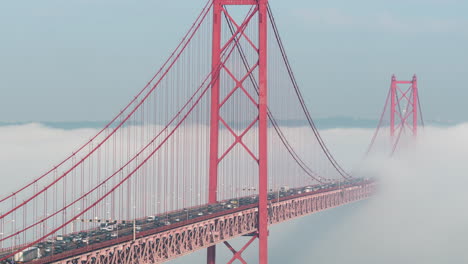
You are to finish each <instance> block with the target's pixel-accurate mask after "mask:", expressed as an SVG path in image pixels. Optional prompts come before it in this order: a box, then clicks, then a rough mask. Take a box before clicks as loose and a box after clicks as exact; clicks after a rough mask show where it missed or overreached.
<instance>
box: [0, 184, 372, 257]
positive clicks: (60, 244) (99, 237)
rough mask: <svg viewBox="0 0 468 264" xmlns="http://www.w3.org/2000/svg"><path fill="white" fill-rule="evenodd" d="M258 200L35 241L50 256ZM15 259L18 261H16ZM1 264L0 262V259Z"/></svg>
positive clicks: (284, 190) (274, 195) (278, 195)
mask: <svg viewBox="0 0 468 264" xmlns="http://www.w3.org/2000/svg"><path fill="white" fill-rule="evenodd" d="M366 180H367V179H362V178H353V179H350V180H347V181H340V182H338V181H337V182H330V183H327V184H322V185H310V186H305V187H299V188H289V187H288V186H282V187H280V188H278V189H276V190H270V192H269V193H268V200H269V202H270V203H272V202H276V201H275V200H278V201H279V200H280V199H284V197H288V196H292V195H298V194H303V193H309V192H316V191H319V190H322V189H330V188H337V187H339V186H340V185H342V186H345V185H349V184H357V183H359V182H362V181H366ZM257 202H258V196H257V195H252V196H245V197H239V198H234V199H230V200H225V201H220V202H218V203H215V204H207V205H204V206H200V207H195V208H183V209H181V210H178V211H174V212H171V213H167V214H160V215H151V216H147V217H146V218H141V219H135V220H134V221H125V222H124V221H122V222H120V223H117V222H112V223H102V224H100V226H99V227H98V228H95V229H92V230H87V231H81V232H78V233H74V234H69V235H58V236H57V237H55V239H48V240H46V241H43V242H40V243H38V244H37V245H35V246H36V247H37V248H38V249H39V252H40V254H39V257H46V256H51V255H54V254H59V253H62V252H65V251H68V250H73V249H77V248H81V247H85V246H87V245H92V244H97V243H100V242H102V241H107V240H112V239H116V238H118V237H122V236H128V235H132V234H134V235H135V233H139V232H141V231H145V230H150V229H154V228H159V227H163V226H171V225H173V224H176V223H180V222H183V221H188V220H192V219H196V218H199V217H202V216H205V215H210V214H213V213H218V212H223V211H228V210H232V209H236V208H238V207H239V206H244V205H250V204H255V203H257ZM16 263H18V262H16ZM0 264H1V263H0Z"/></svg>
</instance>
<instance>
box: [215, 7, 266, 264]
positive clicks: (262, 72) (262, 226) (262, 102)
mask: <svg viewBox="0 0 468 264" xmlns="http://www.w3.org/2000/svg"><path fill="white" fill-rule="evenodd" d="M267 4H268V1H267V0H261V1H245V0H243V1H242V0H238V1H235V0H214V1H213V36H212V39H213V44H212V45H213V46H212V65H213V66H212V67H213V76H212V78H213V79H214V80H215V81H214V82H213V85H212V91H211V124H210V126H211V127H210V129H211V131H210V169H209V202H210V203H215V202H216V200H217V191H218V189H217V188H218V185H217V182H218V180H217V177H218V166H219V163H220V161H221V160H223V159H224V157H225V156H226V155H227V154H228V153H229V152H231V151H232V150H233V148H234V146H235V145H237V144H240V145H242V147H244V149H245V150H246V151H247V153H248V154H249V155H250V156H251V157H252V158H253V159H254V160H256V161H257V162H258V166H259V171H258V181H259V231H258V233H259V234H258V238H259V243H260V246H259V263H262V264H265V263H267V261H268V225H267V215H268V212H267V203H268V202H267V194H268V180H267V179H268V161H267V157H268V152H267V142H268V141H267V134H268V131H267V127H268V105H267V103H268V97H267V42H268V39H267V30H268V13H267ZM229 5H252V6H256V9H255V10H254V11H253V12H252V14H251V15H250V16H247V18H246V19H245V20H244V21H243V22H242V23H241V24H242V25H244V26H243V28H241V27H239V26H238V23H236V21H235V19H233V18H232V16H230V15H229V12H228V11H227V9H226V8H225V6H229ZM257 12H258V17H259V19H258V27H259V33H258V34H259V36H258V38H259V39H258V44H257V45H258V47H256V46H255V43H253V42H252V40H251V39H250V38H249V37H248V36H247V35H246V34H245V33H244V30H245V28H246V27H247V26H248V24H249V22H250V19H251V17H252V15H254V14H255V13H257ZM223 14H224V15H225V16H226V17H227V19H228V20H229V21H230V22H231V23H232V24H233V25H234V26H235V27H236V28H237V31H236V33H235V34H233V36H232V37H235V38H236V39H237V38H244V39H246V40H247V42H248V43H249V44H250V45H251V46H252V47H253V48H254V49H256V50H258V64H255V65H252V66H250V68H247V72H246V74H245V75H244V77H243V78H242V79H241V80H237V79H236V77H235V76H234V75H233V74H232V72H234V71H232V70H230V69H229V66H228V65H226V64H224V63H222V62H221V57H220V55H221V53H222V52H223V51H224V50H225V49H226V48H228V45H227V44H224V45H223V46H222V48H220V47H221V34H222V30H223V28H222V25H221V16H222V15H223ZM238 33H239V34H238ZM236 45H237V44H236ZM219 64H221V65H222V69H224V70H225V71H226V72H227V74H228V75H229V76H230V77H231V78H232V79H233V80H234V81H235V82H236V87H235V88H233V89H232V90H231V92H229V93H228V95H227V96H226V97H225V98H224V99H223V100H222V102H221V103H220V101H219V100H220V98H219V95H220V91H219V90H220V81H219V79H220V70H221V68H219V69H216V67H218V65H219ZM256 68H258V75H259V76H258V80H259V99H258V102H256V101H255V100H254V99H253V98H252V96H250V94H249V93H248V92H247V91H246V89H245V88H244V84H243V82H244V81H245V80H246V79H247V78H248V77H249V76H251V75H252V72H253V71H254V69H256ZM237 89H241V90H242V92H243V93H244V95H245V96H247V97H248V98H249V99H250V101H252V103H254V104H256V105H257V106H258V118H255V119H254V120H253V121H252V122H251V123H250V125H249V126H248V127H247V128H246V129H245V130H244V131H243V133H241V134H240V135H237V134H236V133H235V132H234V131H233V129H232V128H231V126H230V124H228V123H227V122H226V121H225V120H224V119H223V118H222V117H221V116H220V109H221V108H222V107H223V106H224V105H225V103H226V102H227V101H228V100H230V98H231V96H232V95H233V94H234V92H235V91H236V90H237ZM257 121H258V127H259V129H258V142H259V153H258V157H256V156H255V154H254V153H253V151H252V150H251V149H250V148H249V147H248V146H247V145H246V144H244V142H243V136H244V135H245V134H246V133H247V132H248V131H249V130H250V129H251V128H252V127H253V125H254V124H255V123H256V122H257ZM219 122H221V123H222V124H223V125H224V127H226V128H227V129H228V131H230V133H231V134H232V135H233V136H234V138H235V141H234V142H233V143H232V144H231V146H230V147H228V148H227V150H226V151H225V152H224V153H223V154H222V155H221V157H220V156H219V153H218V146H219V144H218V143H219ZM215 259H216V249H215V247H214V246H212V247H209V248H208V252H207V263H208V264H214V263H215Z"/></svg>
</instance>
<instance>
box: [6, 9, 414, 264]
mask: <svg viewBox="0 0 468 264" xmlns="http://www.w3.org/2000/svg"><path fill="white" fill-rule="evenodd" d="M231 5H232V6H239V5H247V6H250V10H249V11H248V12H247V14H246V16H245V18H244V19H243V20H242V23H236V19H238V18H237V17H236V16H234V15H231V14H230V13H229V12H228V6H231ZM241 9H242V8H241ZM244 10H245V8H244ZM210 12H212V13H213V14H212V22H213V23H212V24H210V21H209V19H205V18H207V17H208V18H209V17H210V16H209V15H208V14H209V13H210ZM223 18H225V19H226V21H227V22H226V23H223ZM270 22H271V23H270ZM223 25H225V26H223ZM226 26H227V27H226ZM223 27H226V28H223ZM269 28H271V29H272V33H273V34H271V36H270V35H269V34H268V30H269ZM205 34H206V35H205ZM209 34H212V38H211V39H210V38H209ZM205 40H206V41H205ZM268 41H270V42H268ZM210 42H211V47H210ZM270 45H271V46H270ZM275 47H276V48H277V49H276V52H274V53H273V52H272V50H273V51H274V50H275V49H274V48H275ZM267 48H268V50H267ZM210 49H211V50H210ZM209 52H211V58H209V57H208V56H206V54H209ZM232 54H234V55H233V56H231V55H232ZM275 54H276V55H277V58H276V59H275V58H274V57H273V55H275ZM231 57H234V58H232V59H231ZM270 57H271V60H270V61H269V58H270ZM230 59H231V60H230ZM282 67H283V68H282ZM268 72H270V76H268ZM274 73H280V75H281V73H282V74H283V75H284V76H283V78H282V79H281V78H280V77H278V78H277V80H275V79H272V78H271V77H272V76H273V77H275V78H276V77H277V76H275V74H274ZM203 77H204V78H203ZM269 78H270V79H269ZM268 80H271V81H270V82H269V83H268ZM286 82H287V83H289V88H291V89H290V90H288V91H289V94H290V95H292V98H293V101H292V102H293V103H294V104H296V103H297V101H296V100H298V101H299V104H298V105H294V106H297V109H299V111H298V115H299V116H301V117H302V118H303V116H302V115H305V117H306V119H307V121H308V123H309V126H310V128H311V129H312V130H309V133H304V138H305V137H306V136H309V137H310V139H312V141H311V143H312V144H311V146H315V147H316V149H317V152H316V153H317V154H318V155H321V156H324V157H323V161H324V162H322V164H319V162H316V160H317V156H314V154H312V155H311V154H310V153H302V152H303V151H301V147H302V146H298V145H297V142H293V141H294V140H295V139H294V138H291V134H288V133H287V130H288V129H284V131H283V130H282V128H281V126H280V124H279V122H277V121H276V119H275V116H274V114H275V113H278V112H279V111H283V112H284V113H281V114H279V115H278V116H277V118H278V120H281V121H282V118H284V117H285V116H286V117H288V118H289V119H290V120H285V121H291V120H295V119H294V117H295V116H293V115H291V116H289V114H291V113H293V114H297V113H295V112H294V111H293V110H292V111H291V112H288V110H289V108H292V107H293V106H292V105H291V102H286V100H285V102H286V103H285V102H281V107H282V108H281V107H280V109H279V111H277V110H278V109H274V106H275V105H274V104H273V103H274V102H275V100H274V99H275V97H273V99H272V98H270V101H269V99H268V98H269V96H268V94H270V95H275V96H276V97H279V98H280V99H282V97H281V96H278V94H277V93H276V92H275V90H274V88H275V84H276V85H277V86H278V84H281V85H282V84H283V83H286ZM200 83H201V84H200ZM199 84H200V85H199ZM397 84H407V82H397V81H396V79H395V82H392V87H393V85H394V86H395V89H394V90H393V91H394V92H395V94H397V92H398V91H399V90H397V89H398V86H397ZM412 84H413V87H414V90H413V94H415V96H416V97H417V83H416V77H414V78H413V81H412ZM280 88H282V89H283V90H287V89H285V87H280ZM401 93H403V95H402V96H401V97H399V98H397V97H395V99H394V100H393V103H392V105H393V109H394V110H395V108H396V105H397V104H398V103H399V102H400V101H401V100H406V99H407V100H409V98H410V95H407V92H401ZM210 94H211V97H209V95H210ZM182 98H183V99H182ZM239 98H241V99H239ZM414 99H415V98H414V97H413V102H412V104H413V105H417V104H419V101H418V100H416V101H414ZM272 102H273V103H272ZM416 103H417V104H416ZM249 107H250V108H251V109H244V108H249ZM208 109H210V112H209V113H208ZM239 109H240V110H241V111H237V110H239ZM221 110H224V111H221ZM283 115H284V116H283ZM398 117H399V118H400V119H402V120H406V119H407V118H408V116H405V115H402V114H401V113H399V115H398ZM417 117H418V115H417V113H413V118H414V119H416V118H417ZM151 118H153V119H151ZM288 118H286V119H288ZM394 119H395V116H394ZM304 120H305V119H304ZM268 122H270V124H271V126H272V127H270V128H271V131H270V132H273V133H270V134H268V129H269V124H268ZM220 123H221V125H220ZM244 124H245V125H244ZM413 127H416V126H413ZM220 128H224V129H223V130H222V133H221V130H220ZM307 129H309V128H307ZM393 129H395V131H396V129H397V127H393ZM274 132H276V133H277V136H278V137H279V141H276V142H278V143H279V144H278V145H277V144H276V142H275V141H269V140H272V139H273V138H274V136H275V135H276V134H274ZM413 132H414V134H416V133H417V128H414V129H413ZM269 135H272V136H269ZM288 135H289V137H290V138H289V139H288V138H287V137H288ZM208 136H209V137H208ZM292 137H294V136H292ZM232 139H233V141H229V140H232ZM302 139H303V138H301V139H300V140H299V142H300V144H302V143H303V141H302ZM231 142H232V143H231ZM269 142H270V143H269ZM281 143H282V144H283V145H284V149H282V147H283V145H281ZM294 143H296V145H295V144H294ZM268 144H270V145H268ZM313 144H316V145H313ZM304 145H305V144H304ZM275 146H276V147H278V146H279V147H280V148H275ZM236 147H238V148H236ZM295 148H296V149H295ZM238 149H240V151H238ZM276 150H283V151H284V153H282V152H281V151H279V152H278V153H280V154H283V155H284V156H286V158H287V159H288V161H290V164H289V167H288V166H284V168H285V170H287V171H288V173H289V169H291V171H293V170H295V169H298V170H297V171H295V172H300V173H301V174H300V175H299V173H298V174H297V175H296V174H291V175H289V174H287V173H286V174H285V173H283V172H278V171H276V170H275V169H274V167H273V169H272V167H271V164H270V167H269V161H268V155H269V154H270V155H271V154H272V153H275V154H276V153H277V151H276ZM308 150H309V149H308ZM78 152H79V153H73V155H72V156H70V157H69V158H67V159H65V161H64V162H62V163H60V164H59V165H58V166H56V167H54V168H53V169H52V170H50V171H49V172H48V173H47V177H45V176H44V177H45V178H43V177H42V176H41V177H39V178H38V179H36V181H34V182H32V183H30V184H28V185H25V187H22V188H20V189H19V190H18V191H16V192H13V194H12V195H7V197H6V198H4V199H1V200H0V205H1V206H4V207H5V208H8V209H7V210H5V211H4V212H6V213H3V214H0V220H1V221H0V230H1V232H2V236H1V237H0V242H1V245H2V248H1V249H0V260H2V261H3V260H4V259H6V258H9V257H12V256H13V254H14V253H17V252H20V251H21V250H24V249H25V248H27V247H30V246H35V245H38V244H40V243H44V241H46V240H47V239H55V238H57V237H58V235H64V236H65V237H67V238H71V237H72V236H68V235H70V234H71V233H73V234H76V233H77V232H79V231H86V232H85V236H88V235H87V234H88V233H87V232H94V231H93V230H95V229H97V224H95V225H94V226H93V225H90V226H88V227H84V226H83V223H80V225H81V226H80V227H79V228H76V226H75V225H74V222H75V221H77V220H78V219H91V218H92V219H95V218H97V217H98V216H99V217H101V218H102V219H120V220H123V219H127V220H126V221H136V219H138V220H142V219H143V220H146V219H145V218H146V217H148V218H149V217H153V219H155V217H156V216H158V217H160V218H158V221H166V222H159V223H158V224H161V223H163V224H164V225H166V223H167V222H168V221H169V220H170V221H172V223H171V222H169V224H168V225H167V226H162V227H157V228H154V229H150V230H146V231H143V232H141V233H138V234H136V233H135V234H134V236H135V237H133V236H125V237H119V238H118V239H111V240H108V241H105V242H99V241H92V243H91V245H89V246H84V245H83V247H80V248H78V249H71V248H74V246H76V245H71V246H72V247H71V248H70V247H69V246H70V245H67V247H66V250H67V251H66V252H64V253H61V254H55V255H52V256H48V257H45V258H41V259H39V260H37V261H34V263H51V262H54V261H59V262H58V263H76V262H78V261H82V262H81V263H135V264H136V263H159V262H164V261H167V260H170V259H174V258H177V257H180V256H183V255H185V254H188V253H190V252H193V251H195V250H199V249H205V248H207V263H209V264H214V263H215V262H216V250H215V249H216V248H215V245H216V244H218V243H224V244H225V245H226V246H228V248H230V249H231V251H232V252H233V258H232V259H231V260H230V263H231V262H233V261H236V260H238V261H241V262H243V263H245V260H244V259H243V258H242V252H244V250H245V249H246V248H248V247H249V246H250V245H251V244H252V243H253V242H254V241H258V245H259V251H258V261H256V262H258V263H261V264H266V263H268V225H270V224H276V223H280V222H283V221H287V220H289V219H292V218H295V217H299V216H302V215H305V214H309V213H313V212H316V211H320V210H324V209H327V208H332V207H334V206H338V205H342V204H346V203H348V202H352V201H355V200H359V199H364V198H365V197H367V195H369V194H370V193H371V191H372V189H373V188H374V187H373V186H374V184H373V183H370V182H367V183H365V184H356V182H354V184H355V185H353V186H343V185H340V187H339V188H338V187H333V188H332V189H326V190H320V191H318V192H314V193H303V194H297V195H292V196H287V197H283V198H279V187H280V186H282V187H281V188H283V187H285V188H289V187H288V185H289V186H290V187H293V188H295V187H301V186H302V187H304V186H306V185H307V186H315V185H314V184H316V183H317V182H318V183H322V184H324V183H327V182H331V184H330V185H325V184H324V185H322V187H323V186H334V185H333V184H334V183H338V182H339V180H338V179H342V178H344V179H350V178H351V177H350V175H349V174H347V173H346V172H345V171H344V170H343V169H342V168H341V167H340V165H339V164H338V163H337V161H336V160H335V159H334V158H333V156H332V155H331V153H330V151H329V150H328V148H327V147H326V145H325V143H324V141H323V140H322V138H321V137H320V134H319V132H318V129H317V128H316V127H315V124H314V123H313V120H312V118H311V115H310V113H309V111H308V109H307V107H306V105H305V103H304V99H303V97H302V95H301V92H300V90H299V87H298V85H297V82H296V80H295V77H294V74H293V72H292V68H291V66H290V64H289V60H288V58H287V56H286V53H285V49H284V47H283V44H282V42H281V39H280V37H279V33H278V30H277V28H276V25H275V22H274V18H273V15H272V13H271V10H270V9H269V6H268V0H209V1H208V3H207V5H206V6H205V7H204V9H203V10H202V12H201V13H200V15H199V16H198V18H197V19H196V21H195V22H194V24H193V25H192V27H191V28H190V29H189V31H188V32H187V34H186V35H185V36H184V38H183V39H182V41H181V42H180V44H179V45H178V46H177V48H176V49H175V51H174V52H173V53H172V54H171V56H170V58H169V59H168V60H167V61H166V63H165V64H164V65H163V66H162V67H161V69H160V70H159V71H158V73H157V74H156V75H155V76H154V77H153V78H152V79H151V80H150V81H149V82H148V84H147V86H146V87H145V88H144V89H143V90H142V91H140V92H139V93H138V94H137V95H136V96H135V98H134V99H133V100H131V102H130V104H129V105H127V106H126V107H125V108H124V109H123V110H122V111H121V112H120V113H119V114H118V115H117V117H116V118H114V119H113V120H112V122H111V123H109V124H108V125H106V126H105V128H104V129H103V130H101V131H100V132H98V134H97V135H96V136H94V137H92V138H91V140H90V141H89V142H87V143H86V144H84V145H83V147H81V148H80V149H79V150H78ZM269 152H270V153H269ZM308 152H309V151H308ZM310 152H312V151H310ZM205 154H208V155H206V156H205ZM270 157H272V158H271V160H276V159H277V158H279V160H281V164H280V165H282V164H283V163H282V162H283V159H282V158H283V157H282V156H280V155H279V156H278V157H274V156H270ZM243 158H245V160H248V162H250V163H249V166H250V165H252V168H248V169H246V170H244V168H242V164H244V163H245V160H244V159H243ZM307 158H308V159H309V160H307ZM311 160H313V162H311ZM252 161H253V162H252ZM222 162H223V163H222ZM236 162H239V163H236ZM285 163H286V160H285ZM278 164H279V163H278ZM323 165H325V166H323ZM222 166H224V167H222ZM220 168H222V169H220ZM269 168H270V171H268V170H269ZM319 169H322V171H317V170H319ZM226 171H228V173H226ZM275 173H276V174H275ZM329 174H330V175H329ZM331 174H333V175H331ZM278 175H279V177H278V179H276V178H275V176H278ZM46 178H47V179H46ZM225 178H228V179H227V180H226V179H225ZM275 180H276V181H277V182H274V181H275ZM314 180H315V181H316V182H314ZM349 182H352V181H349ZM275 184H280V185H278V186H277V187H274V186H275ZM221 185H223V186H224V189H223V186H221ZM227 185H230V186H228V187H229V188H226V186H227ZM31 186H33V187H34V188H33V189H34V190H33V192H32V194H30V193H26V192H25V191H26V190H27V189H31ZM67 186H68V187H67ZM69 186H72V188H69ZM235 188H237V189H238V191H236V190H235ZM269 188H270V190H269ZM273 188H278V199H277V200H275V201H272V200H270V201H269V200H268V195H269V192H270V194H271V193H273V192H275V190H276V189H275V190H273ZM311 188H312V187H311ZM326 188H329V187H326ZM68 190H70V193H69V194H68V193H67V191H68ZM249 191H252V192H249ZM205 194H206V196H205ZM256 194H258V197H252V195H256ZM246 195H247V196H246ZM116 197H117V198H116ZM239 197H241V198H249V199H257V198H258V203H256V204H250V205H244V206H240V207H239V208H236V209H232V210H226V211H215V212H216V213H213V214H211V215H208V213H207V212H202V211H200V212H201V213H202V215H203V214H204V213H207V214H205V215H203V216H201V217H198V216H200V215H199V214H197V215H194V216H195V217H194V218H192V217H193V216H190V217H191V218H189V214H188V212H189V209H193V208H196V207H197V206H198V207H200V206H207V205H206V204H207V203H208V204H217V201H218V200H223V201H228V202H229V203H230V202H232V201H233V200H234V198H237V199H238V200H237V203H232V204H229V205H231V206H232V205H234V204H240V203H239ZM254 201H256V200H254ZM2 202H3V203H2ZM7 203H8V204H7ZM217 205H219V204H217ZM217 205H216V206H217ZM223 206H224V205H223ZM236 207H237V206H236ZM2 208H3V207H2ZM31 208H32V209H31ZM200 208H201V207H200ZM203 208H204V207H203ZM207 208H208V206H207ZM210 208H212V207H210ZM229 208H231V207H229ZM203 210H205V209H203ZM38 211H39V212H38ZM181 211H183V212H187V216H186V220H185V221H184V220H182V221H181V219H178V218H177V220H175V217H180V215H178V213H180V212H181ZM171 214H172V215H171ZM164 215H165V218H164ZM30 216H31V217H30ZM5 227H6V229H7V230H6V231H5ZM69 227H71V228H72V229H73V228H75V229H74V230H71V233H68V228H69ZM134 228H136V227H134ZM3 233H5V234H3ZM94 234H95V233H94ZM109 235H110V234H109ZM242 235H249V236H251V239H250V240H249V241H248V242H247V243H246V244H245V245H244V246H243V247H242V248H241V249H240V250H239V251H236V250H235V249H234V248H232V247H231V246H230V244H229V243H228V242H227V240H229V239H231V238H234V237H238V236H242ZM92 236H94V235H92ZM75 238H76V237H75ZM94 238H96V236H94ZM80 239H81V238H80ZM5 241H6V243H7V247H5V248H3V245H4V242H5ZM80 241H81V240H80ZM3 253H5V254H8V256H7V255H5V254H3Z"/></svg>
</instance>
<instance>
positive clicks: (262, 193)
mask: <svg viewBox="0 0 468 264" xmlns="http://www.w3.org/2000/svg"><path fill="white" fill-rule="evenodd" d="M267 3H268V1H267V0H259V3H258V5H259V135H258V136H259V162H258V164H259V203H258V207H259V208H258V218H259V219H258V220H259V221H258V239H259V263H260V264H266V263H268V197H267V195H268V161H267V159H268V152H267V143H268V140H267V134H268V133H267V132H268V131H267V129H268V117H267V102H268V95H267V90H268V89H267V87H268V86H267V41H268V39H267V30H268V13H267Z"/></svg>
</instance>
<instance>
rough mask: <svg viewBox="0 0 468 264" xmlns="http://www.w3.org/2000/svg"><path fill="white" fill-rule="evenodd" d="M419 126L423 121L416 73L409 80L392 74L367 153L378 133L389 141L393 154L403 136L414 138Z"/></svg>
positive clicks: (372, 147)
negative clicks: (403, 79) (400, 78)
mask: <svg viewBox="0 0 468 264" xmlns="http://www.w3.org/2000/svg"><path fill="white" fill-rule="evenodd" d="M387 113H388V114H387ZM387 118H388V119H387ZM419 126H424V121H423V116H422V111H421V104H420V102H419V93H418V79H417V77H416V74H415V75H413V79H412V80H411V81H401V80H397V78H396V77H395V75H392V79H391V84H390V89H389V91H388V95H387V99H386V101H385V106H384V109H383V111H382V115H381V116H380V120H379V124H378V126H377V129H376V131H375V133H374V136H373V137H372V141H371V144H370V145H369V148H368V150H367V153H369V152H370V151H372V149H374V148H375V145H376V142H377V141H378V137H379V134H382V136H383V138H384V139H383V141H386V143H390V148H391V152H390V153H391V154H393V153H394V152H395V150H396V148H397V146H398V145H399V144H398V143H399V142H400V140H402V138H403V137H405V136H410V138H415V137H416V136H417V135H418V127H419ZM385 128H388V129H385ZM381 131H384V132H381Z"/></svg>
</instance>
